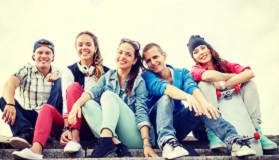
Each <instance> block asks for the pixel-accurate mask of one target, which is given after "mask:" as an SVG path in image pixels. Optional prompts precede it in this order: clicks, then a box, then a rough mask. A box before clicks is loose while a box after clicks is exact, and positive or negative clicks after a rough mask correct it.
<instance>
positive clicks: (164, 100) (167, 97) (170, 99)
mask: <svg viewBox="0 0 279 160" xmlns="http://www.w3.org/2000/svg"><path fill="white" fill-rule="evenodd" d="M172 101H173V100H172V98H171V97H170V96H167V95H163V96H162V97H161V98H160V99H159V100H158V102H163V103H166V102H172Z"/></svg>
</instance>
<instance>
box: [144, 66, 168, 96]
mask: <svg viewBox="0 0 279 160" xmlns="http://www.w3.org/2000/svg"><path fill="white" fill-rule="evenodd" d="M142 77H143V79H144V81H145V83H146V88H147V90H148V92H149V93H150V94H151V95H154V96H163V95H164V93H165V90H166V87H167V85H168V84H169V82H168V81H166V80H162V79H160V78H159V77H158V76H156V75H155V74H154V73H152V72H150V71H148V72H146V73H142Z"/></svg>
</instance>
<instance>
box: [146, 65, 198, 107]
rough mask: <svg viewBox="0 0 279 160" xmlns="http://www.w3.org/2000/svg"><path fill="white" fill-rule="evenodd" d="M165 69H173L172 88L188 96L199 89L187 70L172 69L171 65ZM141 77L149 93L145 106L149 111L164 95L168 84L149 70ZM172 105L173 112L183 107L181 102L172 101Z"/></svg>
mask: <svg viewBox="0 0 279 160" xmlns="http://www.w3.org/2000/svg"><path fill="white" fill-rule="evenodd" d="M167 67H169V68H172V69H173V75H172V76H173V82H172V85H173V86H175V87H177V88H179V89H181V90H183V91H184V92H186V93H188V94H192V93H193V91H194V90H195V89H196V88H199V87H198V85H197V83H196V82H195V81H194V79H193V77H192V75H191V73H190V72H189V70H188V69H186V68H182V69H178V68H173V67H172V66H171V65H167ZM142 77H143V79H144V81H145V83H146V87H147V90H148V92H149V95H148V101H147V106H148V108H149V109H151V108H152V106H154V105H155V103H156V102H157V101H158V100H159V99H160V98H161V97H162V96H163V95H164V93H165V90H166V87H167V85H169V84H170V83H169V82H168V81H166V80H163V79H160V77H159V76H158V75H157V74H156V73H154V72H152V71H150V70H149V71H148V72H145V73H142ZM174 104H175V108H174V111H175V112H176V111H179V110H180V109H182V108H183V107H184V105H183V103H182V102H181V100H174Z"/></svg>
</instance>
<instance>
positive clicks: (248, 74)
mask: <svg viewBox="0 0 279 160" xmlns="http://www.w3.org/2000/svg"><path fill="white" fill-rule="evenodd" d="M254 77H255V74H254V72H253V71H251V70H250V69H245V70H244V71H243V72H241V73H239V74H237V75H236V76H234V77H232V78H230V79H228V80H227V81H226V83H225V86H226V87H231V86H234V85H236V84H239V83H244V82H247V81H249V80H250V79H252V78H254Z"/></svg>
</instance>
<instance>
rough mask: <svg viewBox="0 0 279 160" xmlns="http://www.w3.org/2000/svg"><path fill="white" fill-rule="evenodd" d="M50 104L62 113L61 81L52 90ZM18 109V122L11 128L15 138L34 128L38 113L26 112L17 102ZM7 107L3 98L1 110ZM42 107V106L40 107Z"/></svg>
mask: <svg viewBox="0 0 279 160" xmlns="http://www.w3.org/2000/svg"><path fill="white" fill-rule="evenodd" d="M47 102H48V104H51V105H52V106H55V108H56V109H57V110H59V111H60V113H61V111H62V93H61V80H60V79H58V80H56V81H55V83H54V85H53V86H52V88H51V91H50V96H49V99H48V101H47ZM15 105H16V107H15V109H16V120H15V123H14V125H12V126H11V130H12V132H13V135H14V136H18V135H20V134H21V133H23V132H24V131H25V129H26V130H27V129H29V128H34V127H35V124H36V121H37V117H38V113H37V111H35V110H26V109H24V108H23V107H22V106H21V105H20V103H18V102H17V101H15ZM5 106H6V101H5V100H4V98H3V97H1V99H0V108H1V110H2V111H4V109H5ZM40 107H41V106H40Z"/></svg>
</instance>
